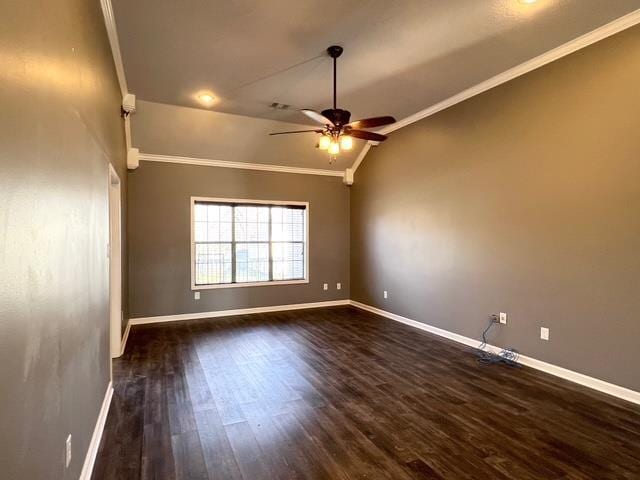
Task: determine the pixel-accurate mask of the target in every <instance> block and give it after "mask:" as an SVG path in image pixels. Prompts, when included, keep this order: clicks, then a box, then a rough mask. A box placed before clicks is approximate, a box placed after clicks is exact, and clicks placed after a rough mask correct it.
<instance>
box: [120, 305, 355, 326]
mask: <svg viewBox="0 0 640 480" xmlns="http://www.w3.org/2000/svg"><path fill="white" fill-rule="evenodd" d="M349 304H350V300H330V301H327V302H313V303H294V304H291V305H273V306H270V307H254V308H238V309H234V310H215V311H213V312H194V313H182V314H178V315H163V316H159V317H140V318H130V319H129V325H133V326H135V325H146V324H148V323H164V322H179V321H182V320H201V319H205V318H218V317H230V316H233V315H250V314H254V313H268V312H284V311H288V310H304V309H307V308H322V307H338V306H344V305H349Z"/></svg>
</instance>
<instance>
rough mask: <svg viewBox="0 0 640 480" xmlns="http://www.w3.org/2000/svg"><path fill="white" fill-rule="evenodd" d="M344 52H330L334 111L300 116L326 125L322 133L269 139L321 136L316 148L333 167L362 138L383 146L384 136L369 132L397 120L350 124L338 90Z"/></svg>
mask: <svg viewBox="0 0 640 480" xmlns="http://www.w3.org/2000/svg"><path fill="white" fill-rule="evenodd" d="M343 51H344V49H343V48H342V47H341V46H339V45H332V46H331V47H329V48H327V53H328V54H329V56H330V57H331V58H333V108H327V109H326V110H322V112H317V111H315V110H311V109H308V108H305V109H302V110H301V112H302V113H304V114H305V115H306V116H307V117H309V118H310V119H312V120H313V121H314V122H317V123H319V124H321V125H323V128H322V129H310V130H294V131H288V132H274V133H270V134H269V135H285V134H290V133H309V132H313V133H320V134H321V136H320V138H319V139H318V142H317V144H316V147H317V148H319V149H320V150H326V151H327V153H328V154H329V163H333V162H334V161H335V159H336V156H337V155H338V154H339V153H340V151H342V150H351V149H352V148H353V139H354V138H359V139H362V140H369V141H374V142H383V141H385V140H386V139H387V137H386V136H385V135H382V134H380V133H375V132H368V131H366V130H362V129H367V128H376V127H381V126H383V125H389V124H391V123H395V121H396V120H395V118H393V117H390V116H384V117H373V118H365V119H362V120H356V121H355V122H350V120H351V112H349V111H348V110H343V109H341V108H338V107H337V103H338V88H337V78H338V75H337V60H338V57H339V56H340V55H342V52H343Z"/></svg>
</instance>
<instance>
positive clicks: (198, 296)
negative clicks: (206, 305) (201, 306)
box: [193, 292, 200, 300]
mask: <svg viewBox="0 0 640 480" xmlns="http://www.w3.org/2000/svg"><path fill="white" fill-rule="evenodd" d="M193 298H195V299H196V300H200V292H194V293H193Z"/></svg>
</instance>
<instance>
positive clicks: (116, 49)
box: [100, 0, 129, 98]
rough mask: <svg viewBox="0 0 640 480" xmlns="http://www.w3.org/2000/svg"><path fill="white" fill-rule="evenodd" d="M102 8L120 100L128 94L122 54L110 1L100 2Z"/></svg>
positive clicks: (103, 0)
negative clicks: (120, 95)
mask: <svg viewBox="0 0 640 480" xmlns="http://www.w3.org/2000/svg"><path fill="white" fill-rule="evenodd" d="M100 5H101V6H102V14H103V15H104V24H105V26H106V27H107V36H108V37H109V44H110V45H111V54H112V55H113V63H114V64H115V66H116V74H117V75H118V83H119V84H120V92H121V93H122V98H124V97H125V95H126V94H127V93H129V89H128V87H127V77H126V76H125V74H124V64H123V63H122V54H121V53H120V42H119V40H118V30H117V29H116V19H115V17H114V15H113V6H112V5H111V0H100Z"/></svg>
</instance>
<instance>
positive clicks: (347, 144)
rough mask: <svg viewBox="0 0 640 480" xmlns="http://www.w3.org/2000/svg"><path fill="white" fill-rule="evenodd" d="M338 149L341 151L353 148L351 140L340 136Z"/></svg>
mask: <svg viewBox="0 0 640 480" xmlns="http://www.w3.org/2000/svg"><path fill="white" fill-rule="evenodd" d="M340 148H341V149H342V150H351V149H352V148H353V138H351V137H350V136H349V135H342V136H341V137H340Z"/></svg>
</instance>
